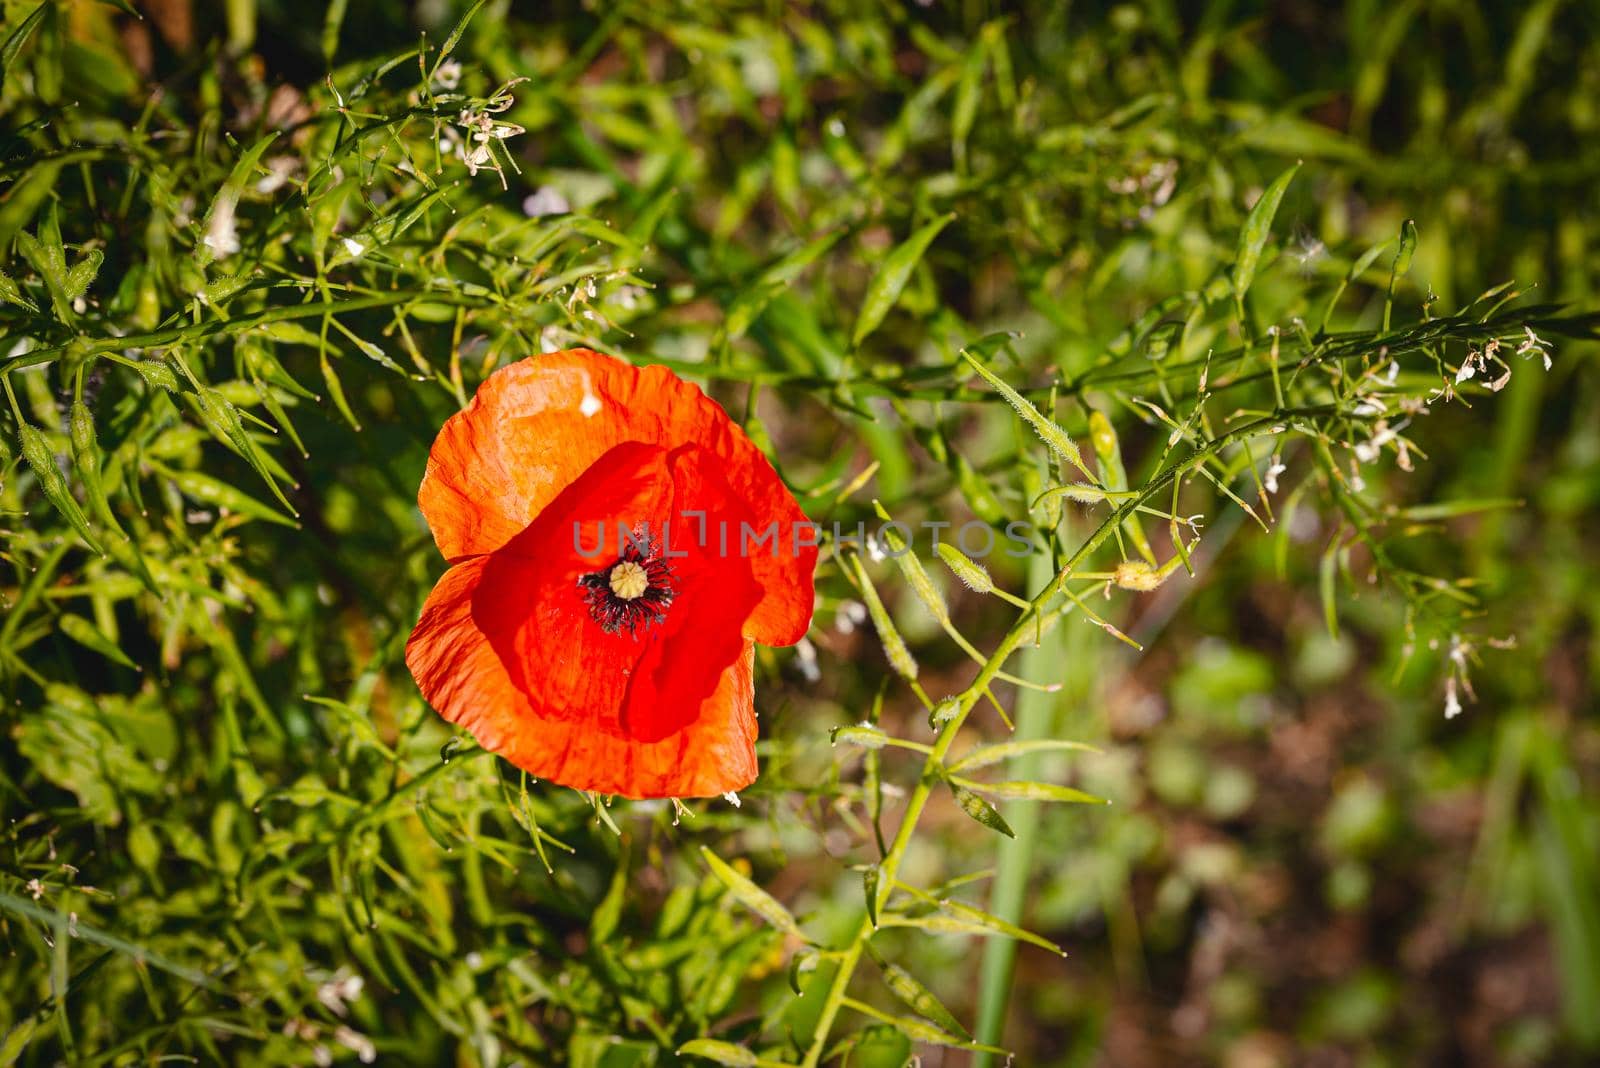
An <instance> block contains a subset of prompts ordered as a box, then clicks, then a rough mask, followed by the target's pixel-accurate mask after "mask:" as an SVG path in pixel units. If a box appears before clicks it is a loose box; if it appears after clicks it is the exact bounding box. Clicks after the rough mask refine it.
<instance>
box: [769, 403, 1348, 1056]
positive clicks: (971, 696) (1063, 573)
mask: <svg viewBox="0 0 1600 1068" xmlns="http://www.w3.org/2000/svg"><path fill="white" fill-rule="evenodd" d="M1333 410H1334V406H1332V405H1320V406H1315V407H1308V408H1296V409H1289V410H1282V411H1277V412H1273V413H1271V414H1270V415H1268V416H1267V417H1266V418H1264V419H1258V420H1255V421H1254V422H1251V423H1249V424H1247V425H1245V426H1242V427H1238V428H1236V429H1234V430H1232V431H1229V432H1228V433H1226V434H1223V435H1222V436H1220V437H1218V438H1214V439H1212V440H1211V441H1209V442H1207V443H1206V444H1205V445H1204V446H1203V447H1201V448H1199V449H1196V450H1195V451H1194V453H1192V454H1191V455H1189V456H1187V457H1185V458H1184V459H1183V460H1181V461H1179V462H1178V463H1175V464H1173V465H1171V466H1170V467H1168V468H1167V469H1166V470H1165V471H1163V472H1161V473H1160V474H1159V475H1156V476H1155V477H1154V478H1152V479H1151V480H1150V481H1149V482H1148V483H1146V484H1145V486H1144V488H1143V489H1141V490H1139V492H1138V494H1137V495H1136V496H1135V497H1133V498H1131V499H1130V500H1127V501H1124V502H1123V503H1122V504H1121V505H1120V506H1119V507H1117V508H1116V509H1115V510H1114V511H1113V512H1112V513H1111V514H1110V515H1109V516H1107V517H1106V519H1105V521H1104V522H1102V523H1101V524H1100V525H1099V526H1098V527H1096V528H1095V530H1094V532H1093V533H1092V534H1090V535H1089V536H1088V538H1086V539H1085V540H1084V542H1083V544H1082V545H1080V546H1078V548H1077V550H1076V551H1075V552H1074V553H1073V554H1072V556H1071V557H1070V558H1068V560H1067V562H1066V564H1065V565H1064V566H1063V567H1062V568H1061V570H1060V571H1059V572H1058V573H1057V574H1056V575H1055V577H1054V578H1053V579H1051V581H1050V582H1049V584H1048V585H1046V586H1045V587H1044V589H1042V590H1040V591H1039V593H1038V594H1037V595H1036V596H1035V597H1034V598H1033V599H1032V601H1030V602H1029V605H1028V610H1027V611H1025V612H1023V613H1022V614H1021V615H1020V616H1019V617H1018V618H1017V621H1016V622H1015V623H1013V624H1012V626H1011V629H1010V630H1009V631H1007V633H1006V635H1005V637H1004V638H1002V639H1000V644H999V645H998V646H996V647H995V650H994V652H993V653H991V654H990V656H989V659H988V660H987V661H986V662H985V663H984V665H983V667H982V668H980V669H979V670H978V674H977V677H976V678H974V679H973V680H972V682H971V683H970V684H969V685H968V686H967V688H966V689H965V690H963V691H962V692H961V696H960V697H959V698H958V711H957V713H956V715H955V716H954V717H953V718H951V720H950V721H949V722H948V723H946V724H945V725H944V727H943V728H942V729H941V730H940V731H939V734H938V737H937V738H935V739H934V743H933V751H932V752H930V753H929V754H928V757H927V759H926V760H925V761H924V762H923V766H922V775H921V777H920V778H919V780H918V781H917V785H916V788H915V789H913V790H912V791H911V796H910V798H909V799H908V800H907V802H906V812H905V815H904V816H903V817H902V818H901V821H900V827H899V830H897V831H896V832H895V836H894V841H893V843H892V844H891V845H890V846H889V852H888V853H887V854H885V856H884V858H883V861H882V863H881V864H879V871H880V875H879V878H878V886H879V891H878V894H879V900H878V905H879V907H878V908H877V909H875V910H874V911H875V912H877V913H879V914H880V915H881V914H882V911H883V909H882V906H883V904H884V902H885V901H886V899H887V897H888V895H889V893H890V890H891V889H892V888H893V887H894V885H895V877H896V876H897V875H898V874H899V871H900V864H901V861H902V860H904V858H905V854H906V850H907V849H908V848H909V846H910V845H911V838H912V836H913V835H914V834H915V833H916V829H917V822H918V820H920V819H921V818H922V810H923V809H924V808H926V807H927V804H928V798H929V797H930V796H931V794H932V792H933V788H934V786H935V784H937V783H938V782H939V781H940V780H941V777H942V772H943V766H944V758H945V756H946V754H948V753H949V752H950V747H951V746H952V745H953V744H954V743H955V740H956V735H957V734H959V733H960V732H961V726H962V724H964V723H965V722H966V719H967V715H968V714H969V713H970V712H971V711H972V709H973V707H974V706H975V705H976V704H977V703H978V700H979V698H980V697H981V696H982V695H983V692H984V690H985V689H987V688H988V686H989V684H990V683H991V682H993V681H994V678H995V676H996V675H997V674H999V672H1000V668H1001V665H1003V664H1004V663H1005V662H1006V660H1008V659H1009V658H1010V656H1011V654H1012V653H1014V652H1016V650H1017V647H1018V646H1019V645H1020V644H1021V643H1022V640H1023V638H1024V637H1026V636H1027V635H1028V634H1029V633H1031V632H1032V630H1033V627H1032V623H1033V621H1034V619H1035V617H1038V616H1042V615H1043V614H1044V612H1045V609H1046V608H1047V607H1048V606H1049V605H1050V603H1051V602H1053V601H1054V600H1055V599H1056V597H1058V596H1059V595H1060V594H1061V591H1062V590H1064V589H1065V588H1066V584H1067V582H1068V581H1069V580H1070V579H1071V578H1072V576H1073V574H1074V572H1076V571H1077V568H1078V565H1079V564H1081V563H1082V562H1083V561H1084V560H1086V559H1087V558H1088V557H1089V556H1090V554H1092V553H1093V552H1095V550H1097V549H1099V548H1100V546H1101V545H1102V544H1104V542H1105V541H1106V539H1107V538H1109V537H1110V536H1111V535H1112V533H1113V532H1114V531H1116V530H1117V529H1118V528H1119V527H1120V526H1121V525H1122V521H1123V520H1124V519H1126V518H1127V517H1128V516H1130V515H1132V514H1133V513H1134V512H1135V511H1136V510H1137V509H1138V507H1139V506H1140V505H1143V504H1144V503H1145V502H1146V501H1148V500H1150V499H1151V498H1153V497H1154V496H1155V495H1156V494H1158V493H1161V492H1163V491H1165V490H1166V489H1167V487H1168V486H1172V485H1174V484H1175V483H1176V482H1177V480H1179V479H1181V478H1182V477H1183V476H1184V475H1185V474H1187V473H1189V472H1190V471H1192V470H1193V469H1194V468H1196V467H1198V466H1199V465H1200V464H1202V463H1204V462H1205V461H1206V459H1207V458H1208V457H1210V456H1213V455H1215V454H1216V453H1217V452H1219V451H1220V450H1222V449H1224V448H1226V447H1227V446H1229V445H1232V444H1234V443H1236V442H1239V441H1244V440H1247V439H1249V438H1252V437H1258V436H1261V435H1264V434H1270V433H1272V432H1273V429H1272V428H1273V427H1276V426H1280V425H1282V424H1283V423H1284V421H1285V420H1287V419H1290V418H1293V417H1296V416H1300V417H1306V416H1314V415H1326V414H1330V413H1331V412H1332V411H1333ZM875 930H876V928H875V926H874V925H873V923H872V920H871V918H870V917H869V916H868V914H867V912H866V910H865V909H863V910H862V916H861V921H860V923H859V924H857V926H856V930H855V934H854V935H853V936H852V937H851V939H850V943H849V945H847V946H846V947H845V948H844V949H843V950H842V951H841V952H840V959H839V969H838V971H837V972H836V973H835V974H834V977H833V983H832V985H831V986H830V987H829V988H828V993H827V997H826V999H825V1000H824V1001H823V1003H822V1011H821V1012H820V1013H819V1014H818V1016H817V1025H816V1029H815V1030H814V1031H813V1032H812V1037H811V1044H810V1045H809V1046H808V1047H807V1048H806V1053H805V1058H804V1059H803V1060H802V1061H801V1062H800V1063H801V1065H802V1068H817V1065H819V1064H820V1063H821V1062H822V1055H823V1052H824V1051H825V1050H826V1049H827V1044H828V1037H829V1035H830V1033H831V1032H832V1030H833V1022H834V1020H835V1019H836V1018H837V1017H838V1015H839V1010H840V1009H841V1008H843V1007H844V1004H845V998H846V993H847V992H848V990H849V988H850V980H851V979H852V978H853V977H854V976H855V969H856V965H857V964H858V963H860V961H861V954H862V951H863V949H864V948H865V946H866V943H867V940H868V939H870V938H871V937H872V934H873V932H874V931H875Z"/></svg>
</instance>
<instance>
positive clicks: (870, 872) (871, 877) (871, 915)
mask: <svg viewBox="0 0 1600 1068" xmlns="http://www.w3.org/2000/svg"><path fill="white" fill-rule="evenodd" d="M882 885H883V868H881V867H880V866H878V865H877V864H874V865H872V867H870V868H868V869H867V870H866V871H864V872H862V873H861V888H862V890H863V891H864V892H865V894H866V898H867V919H868V921H870V922H871V924H872V926H874V927H876V926H878V902H879V900H880V896H881V894H882V892H883V891H882ZM868 948H870V946H869V947H868Z"/></svg>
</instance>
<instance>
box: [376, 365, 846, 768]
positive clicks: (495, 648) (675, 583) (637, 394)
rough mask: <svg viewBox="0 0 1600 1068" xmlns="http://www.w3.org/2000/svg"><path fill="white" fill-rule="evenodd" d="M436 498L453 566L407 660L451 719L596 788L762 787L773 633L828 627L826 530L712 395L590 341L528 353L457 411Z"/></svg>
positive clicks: (524, 758) (434, 487)
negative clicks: (822, 561) (762, 667)
mask: <svg viewBox="0 0 1600 1068" xmlns="http://www.w3.org/2000/svg"><path fill="white" fill-rule="evenodd" d="M418 503H419V504H420V505H421V507H422V514H423V516H424V517H425V518H426V519H427V521H428V526H429V527H430V528H431V529H432V531H433V537H434V541H435V542H437V543H438V546H439V551H440V552H441V553H443V554H444V556H445V558H446V559H447V560H449V561H450V564H451V567H450V570H449V571H447V572H445V574H444V577H443V578H441V579H440V580H439V583H438V585H437V586H435V587H434V589H433V592H432V593H431V594H429V596H428V600H427V603H426V605H424V607H423V610H422V618H421V620H420V621H419V622H418V623H417V627H416V630H414V631H413V632H412V634H411V640H410V641H409V642H408V643H407V645H406V663H407V665H408V666H410V668H411V673H412V675H414V676H415V677H416V680H417V685H418V686H419V687H421V689H422V693H423V696H425V697H426V698H427V699H428V701H429V702H430V703H431V704H432V705H433V707H434V708H436V709H437V710H438V711H439V713H440V714H441V715H443V716H444V717H445V718H446V719H448V720H450V721H451V722H453V723H459V724H460V725H461V726H463V727H465V728H466V729H467V730H468V731H470V732H471V733H472V734H473V736H474V737H476V738H477V739H478V741H479V742H481V743H482V744H483V745H484V747H485V748H488V749H491V750H493V751H495V752H497V753H499V754H500V755H502V756H504V757H505V758H506V759H508V760H510V761H511V762H512V763H513V764H515V765H517V766H518V767H520V768H523V769H525V770H526V771H528V772H529V773H530V774H532V775H534V776H537V777H538V778H542V779H549V780H550V781H552V782H557V783H561V784H563V785H566V786H571V787H575V788H578V789H582V790H594V791H597V792H599V793H606V794H622V795H625V796H628V797H709V796H715V795H717V794H722V793H727V792H729V791H734V790H738V789H741V788H742V787H745V786H748V785H749V784H750V783H751V782H752V781H754V779H755V777H756V758H755V737H756V721H755V712H754V709H753V697H754V687H753V682H752V676H751V661H752V659H753V653H754V643H756V642H760V643H762V644H764V645H792V644H794V643H795V642H797V641H799V640H800V638H801V637H802V636H804V634H805V632H806V628H807V627H808V626H810V623H811V609H812V600H813V589H812V570H813V568H814V567H815V565H816V555H817V551H816V548H815V545H814V543H815V541H816V539H815V537H814V536H813V535H814V530H813V529H812V527H811V526H810V524H809V523H808V522H807V521H806V518H805V516H804V514H803V513H802V512H801V511H800V506H799V505H798V504H796V503H795V500H794V497H793V496H792V495H791V494H790V493H789V491H788V490H787V489H786V488H785V487H784V485H783V483H782V482H781V481H780V480H779V478H778V475H777V473H776V472H775V471H773V469H772V465H771V464H770V463H768V462H767V459H766V457H764V456H763V455H762V454H761V452H760V451H759V450H758V449H757V448H756V447H755V446H754V445H753V444H751V442H750V439H749V438H748V437H746V436H745V434H744V432H743V431H742V430H741V429H740V428H739V427H737V426H735V425H734V423H733V422H732V421H731V420H730V419H729V418H728V416H727V413H725V412H724V411H723V410H722V409H721V408H720V407H718V406H717V405H716V404H715V403H714V402H713V401H712V400H711V399H710V398H708V397H707V396H706V395H705V394H704V393H702V392H700V390H699V389H697V388H696V387H695V386H692V385H690V384H689V383H687V382H685V381H683V380H682V379H680V378H678V377H677V376H676V375H674V374H673V373H672V372H671V371H669V370H667V369H666V368H664V367H645V368H636V367H634V366H632V365H631V364H628V363H625V362H623V361H621V360H617V359H614V358H612V357H609V356H602V355H600V354H599V353H595V352H590V351H589V350H587V349H573V350H570V351H567V352H557V353H553V354H550V355H547V356H539V357H534V358H531V359H527V360H523V361H521V362H520V363H516V364H512V365H511V366H509V367H505V368H502V369H501V370H499V371H496V372H495V373H494V374H492V375H490V376H489V378H487V379H486V380H485V381H484V383H483V385H482V386H480V387H479V389H478V393H477V396H475V397H474V398H473V399H472V403H471V404H469V405H468V406H467V408H466V409H465V410H463V411H461V412H459V413H457V414H456V415H453V416H451V417H450V419H449V420H447V421H446V422H445V425H444V427H443V428H442V429H441V430H440V431H439V436H438V438H437V439H436V440H435V441H434V443H433V450H432V452H431V453H430V454H429V456H428V469H427V473H426V474H425V475H424V476H423V479H422V488H421V490H420V491H419V492H418Z"/></svg>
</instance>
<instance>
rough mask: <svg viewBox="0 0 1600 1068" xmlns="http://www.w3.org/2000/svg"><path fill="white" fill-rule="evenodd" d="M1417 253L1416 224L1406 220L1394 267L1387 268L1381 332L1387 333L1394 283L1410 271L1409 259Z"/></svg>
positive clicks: (1395, 255) (1403, 224)
mask: <svg viewBox="0 0 1600 1068" xmlns="http://www.w3.org/2000/svg"><path fill="white" fill-rule="evenodd" d="M1416 251H1417V223H1416V220H1415V219H1407V220H1406V221H1405V222H1403V223H1401V224H1400V247H1399V248H1398V249H1396V250H1395V254H1394V265H1393V266H1392V267H1390V268H1389V291H1388V294H1387V295H1386V296H1385V297H1384V301H1383V332H1384V333H1386V334H1387V333H1388V332H1389V316H1390V313H1391V312H1393V311H1394V287H1395V283H1397V282H1399V281H1400V279H1402V278H1404V277H1405V276H1406V275H1407V274H1408V273H1409V272H1410V271H1411V257H1412V256H1413V255H1414V254H1415V253H1416Z"/></svg>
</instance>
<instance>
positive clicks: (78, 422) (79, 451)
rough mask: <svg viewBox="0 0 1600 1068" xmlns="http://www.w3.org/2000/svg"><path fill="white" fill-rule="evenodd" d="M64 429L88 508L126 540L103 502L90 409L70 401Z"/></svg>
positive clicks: (104, 499) (97, 449)
mask: <svg viewBox="0 0 1600 1068" xmlns="http://www.w3.org/2000/svg"><path fill="white" fill-rule="evenodd" d="M67 427H68V435H69V437H70V438H71V441H72V465H73V467H74V468H76V469H77V472H78V478H79V479H81V480H82V482H83V489H84V493H85V495H86V496H87V497H88V498H89V507H90V508H92V509H94V514H95V516H96V517H97V518H98V519H99V520H100V522H102V523H104V524H105V525H106V526H107V527H109V528H110V529H111V530H114V531H116V532H117V534H118V535H119V536H120V537H122V538H124V539H126V538H127V535H126V534H124V533H123V531H122V526H121V524H119V523H118V522H117V517H116V516H114V515H112V513H111V502H110V501H108V500H107V499H106V490H105V485H104V483H103V482H102V481H101V478H100V447H99V443H98V442H96V441H95V434H94V416H92V415H90V414H89V406H88V405H87V404H85V403H83V401H81V400H79V401H73V402H72V411H71V414H70V415H69V417H68V420H67Z"/></svg>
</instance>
